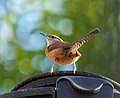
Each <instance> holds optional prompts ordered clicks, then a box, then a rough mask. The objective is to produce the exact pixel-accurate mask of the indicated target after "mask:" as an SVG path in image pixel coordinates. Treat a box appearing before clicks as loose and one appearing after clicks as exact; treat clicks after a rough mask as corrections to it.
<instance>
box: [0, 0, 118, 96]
mask: <svg viewBox="0 0 120 98" xmlns="http://www.w3.org/2000/svg"><path fill="white" fill-rule="evenodd" d="M95 27H99V28H100V30H101V33H100V34H98V35H97V36H96V37H94V38H93V39H92V40H90V41H89V42H87V43H86V44H85V45H83V46H82V47H81V48H80V49H79V51H80V52H81V54H82V57H81V59H80V60H79V61H78V62H77V63H76V64H77V69H78V70H80V71H87V72H94V73H97V74H101V75H104V76H107V77H109V78H111V79H113V80H115V81H117V82H119V83H120V0H0V94H3V93H5V92H8V91H10V89H12V88H13V87H14V86H15V85H16V84H17V83H19V82H20V81H22V80H24V79H26V78H28V77H30V76H33V75H36V74H39V73H44V72H48V71H49V68H50V67H51V65H52V62H51V61H49V59H48V58H47V57H46V56H45V48H46V41H45V39H44V38H43V37H42V36H41V35H40V34H39V32H44V33H46V34H55V35H57V36H60V37H61V38H62V39H63V40H65V41H68V42H73V41H75V40H79V39H80V38H81V37H82V36H84V35H86V34H87V33H88V32H89V31H91V30H92V29H94V28H95ZM72 69H73V65H68V66H66V67H61V66H58V65H56V66H55V68H54V70H56V71H58V70H72Z"/></svg>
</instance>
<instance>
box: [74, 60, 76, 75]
mask: <svg viewBox="0 0 120 98" xmlns="http://www.w3.org/2000/svg"><path fill="white" fill-rule="evenodd" d="M73 65H74V69H73V73H74V74H75V72H76V64H75V62H74V63H73Z"/></svg>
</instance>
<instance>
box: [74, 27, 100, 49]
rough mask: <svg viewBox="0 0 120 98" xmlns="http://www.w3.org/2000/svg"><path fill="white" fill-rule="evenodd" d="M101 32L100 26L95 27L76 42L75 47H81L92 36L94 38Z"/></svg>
mask: <svg viewBox="0 0 120 98" xmlns="http://www.w3.org/2000/svg"><path fill="white" fill-rule="evenodd" d="M99 32H100V30H99V29H98V28H95V29H93V30H92V31H90V32H89V33H88V34H87V35H86V36H84V37H83V38H81V39H80V40H79V41H76V42H74V43H73V47H74V48H76V49H78V48H80V47H81V46H82V45H83V44H84V43H85V42H86V41H89V40H90V39H91V38H93V37H94V36H95V35H96V34H97V33H99Z"/></svg>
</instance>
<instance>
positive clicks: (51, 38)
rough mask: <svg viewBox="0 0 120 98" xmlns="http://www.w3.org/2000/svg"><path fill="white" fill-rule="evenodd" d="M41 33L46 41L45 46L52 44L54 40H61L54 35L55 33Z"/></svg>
mask: <svg viewBox="0 0 120 98" xmlns="http://www.w3.org/2000/svg"><path fill="white" fill-rule="evenodd" d="M40 34H41V35H43V36H44V37H45V39H46V41H47V46H49V45H51V44H53V43H54V42H58V41H59V42H63V40H62V39H61V38H60V37H58V36H56V35H51V34H44V33H40Z"/></svg>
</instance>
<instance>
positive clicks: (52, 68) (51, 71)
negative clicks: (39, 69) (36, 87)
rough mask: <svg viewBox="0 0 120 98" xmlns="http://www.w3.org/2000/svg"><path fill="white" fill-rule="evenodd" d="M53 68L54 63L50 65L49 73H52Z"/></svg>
mask: <svg viewBox="0 0 120 98" xmlns="http://www.w3.org/2000/svg"><path fill="white" fill-rule="evenodd" d="M53 68H54V63H53V64H52V66H51V68H50V73H51V74H52V73H53Z"/></svg>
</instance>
